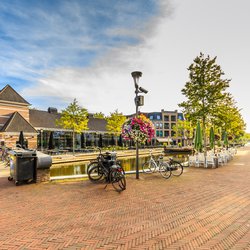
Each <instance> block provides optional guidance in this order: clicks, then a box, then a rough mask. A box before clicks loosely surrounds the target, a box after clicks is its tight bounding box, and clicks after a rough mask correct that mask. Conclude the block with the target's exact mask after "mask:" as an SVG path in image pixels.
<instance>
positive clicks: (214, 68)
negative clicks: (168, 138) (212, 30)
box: [176, 53, 246, 150]
mask: <svg viewBox="0 0 250 250" xmlns="http://www.w3.org/2000/svg"><path fill="white" fill-rule="evenodd" d="M188 71H189V81H188V82H186V84H185V87H184V88H183V89H182V94H183V95H184V96H185V97H186V98H187V100H186V101H183V102H182V103H180V104H179V107H181V108H182V112H183V113H184V115H185V118H186V121H183V122H180V121H179V122H178V126H177V127H176V132H177V133H178V132H179V133H180V131H182V132H183V131H186V133H187V134H185V136H186V137H189V138H190V137H192V136H193V128H195V126H196V124H197V121H200V123H201V124H202V131H203V138H204V148H205V150H206V145H207V139H206V138H207V137H208V131H209V129H210V128H211V127H213V128H214V131H215V135H217V137H221V134H222V133H223V132H227V134H228V135H229V136H230V137H231V138H232V139H233V140H235V139H237V138H239V137H241V136H243V135H244V131H245V126H246V125H245V123H244V120H243V118H242V116H241V114H240V109H239V108H238V107H237V106H236V102H235V100H234V98H233V96H232V95H231V94H230V93H229V92H228V91H227V89H228V88H229V83H230V81H231V80H230V79H223V76H224V72H223V71H222V69H221V67H220V66H219V65H218V64H217V63H216V57H214V58H212V59H211V58H210V56H207V57H205V56H204V54H203V53H200V55H199V56H197V57H196V58H195V59H194V61H193V63H192V64H191V65H190V66H189V67H188Z"/></svg>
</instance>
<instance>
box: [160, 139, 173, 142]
mask: <svg viewBox="0 0 250 250" xmlns="http://www.w3.org/2000/svg"><path fill="white" fill-rule="evenodd" d="M156 140H157V141H158V142H172V141H173V140H172V139H171V138H156Z"/></svg>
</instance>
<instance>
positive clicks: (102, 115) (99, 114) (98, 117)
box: [94, 112, 105, 119]
mask: <svg viewBox="0 0 250 250" xmlns="http://www.w3.org/2000/svg"><path fill="white" fill-rule="evenodd" d="M94 118H97V119H105V115H104V114H103V113H102V112H98V113H95V114H94Z"/></svg>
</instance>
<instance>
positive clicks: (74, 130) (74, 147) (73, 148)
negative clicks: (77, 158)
mask: <svg viewBox="0 0 250 250" xmlns="http://www.w3.org/2000/svg"><path fill="white" fill-rule="evenodd" d="M72 150H73V155H75V130H74V129H73V148H72Z"/></svg>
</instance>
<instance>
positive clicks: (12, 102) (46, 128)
mask: <svg viewBox="0 0 250 250" xmlns="http://www.w3.org/2000/svg"><path fill="white" fill-rule="evenodd" d="M144 114H145V115H146V116H147V117H148V118H149V119H150V120H151V121H152V122H153V123H154V126H155V131H156V134H155V138H154V140H153V142H151V144H153V145H155V144H162V143H167V144H173V145H176V144H178V143H179V142H182V141H183V139H184V138H182V137H176V135H175V132H174V130H173V127H174V125H176V124H177V123H178V120H184V116H183V114H182V113H179V112H178V111H177V110H175V111H165V110H163V109H162V110H161V112H150V113H144ZM131 116H132V115H131ZM60 117H61V114H60V113H59V112H57V109H56V108H52V107H49V108H48V110H47V111H43V110H36V109H31V108H30V103H29V102H27V101H26V100H25V99H24V98H23V97H22V96H20V95H19V94H18V93H17V92H16V91H15V90H14V89H13V88H12V87H11V86H10V85H6V86H5V87H4V88H3V89H2V90H0V143H1V146H3V145H5V146H6V147H9V148H13V147H15V146H16V144H17V143H18V142H19V136H20V133H21V131H22V133H23V135H24V140H25V145H26V147H27V148H31V149H39V150H43V151H44V150H45V149H50V148H56V149H69V150H70V149H71V148H72V143H73V142H72V131H71V130H67V129H64V128H63V127H60V126H59V125H58V124H57V122H56V121H57V120H59V119H60ZM128 117H130V116H128ZM106 125H107V121H106V120H105V119H100V118H94V117H93V114H89V121H88V128H89V129H88V130H87V131H82V133H81V134H77V135H76V147H75V148H76V150H77V149H79V150H80V149H81V148H85V147H93V146H99V147H107V146H112V145H115V144H116V143H115V141H117V142H118V145H120V146H122V145H126V146H133V143H129V142H125V141H123V140H122V138H121V136H119V137H118V138H115V135H112V134H111V133H108V131H107V129H106Z"/></svg>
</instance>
